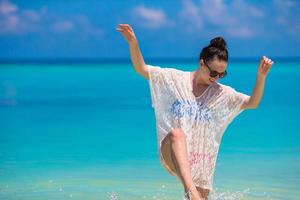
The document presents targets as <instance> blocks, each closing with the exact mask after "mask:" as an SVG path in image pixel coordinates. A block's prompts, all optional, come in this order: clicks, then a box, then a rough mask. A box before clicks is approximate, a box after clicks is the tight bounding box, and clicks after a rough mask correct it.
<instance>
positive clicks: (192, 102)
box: [117, 24, 273, 200]
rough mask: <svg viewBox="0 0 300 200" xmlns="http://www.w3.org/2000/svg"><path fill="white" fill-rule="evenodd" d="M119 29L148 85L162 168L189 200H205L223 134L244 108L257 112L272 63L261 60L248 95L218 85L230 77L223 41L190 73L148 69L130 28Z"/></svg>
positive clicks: (212, 45)
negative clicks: (180, 187) (176, 178)
mask: <svg viewBox="0 0 300 200" xmlns="http://www.w3.org/2000/svg"><path fill="white" fill-rule="evenodd" d="M117 30H118V31H119V32H120V33H121V34H122V35H123V36H124V38H125V39H126V41H127V42H128V44H129V49H130V56H131V60H132V63H133V66H134V69H135V70H136V72H137V73H139V74H140V75H141V76H143V77H144V78H145V79H147V80H149V86H150V91H151V100H152V106H153V108H154V110H155V115H156V128H157V136H158V145H159V146H158V147H159V158H160V161H161V163H162V165H163V166H164V167H165V168H166V170H167V171H168V172H169V173H170V174H171V175H174V176H177V177H178V178H179V179H180V181H181V182H182V184H183V187H184V191H185V195H186V197H187V198H188V199H192V200H200V199H207V198H208V195H209V192H210V190H212V183H213V175H214V169H215V163H216V158H217V155H218V150H219V146H220V142H221V138H222V135H223V133H224V131H225V129H226V128H227V126H228V125H229V124H230V122H232V120H233V119H234V118H235V117H236V116H237V115H238V114H239V113H241V112H242V111H243V110H244V109H254V108H257V106H258V105H259V102H260V100H261V97H262V95H263V90H264V85H265V80H266V76H267V74H268V72H269V70H270V68H271V66H272V65H273V61H271V60H270V59H269V58H267V57H262V59H261V61H260V63H259V66H258V71H257V79H256V83H255V86H254V89H253V92H252V95H251V96H248V95H246V94H243V93H240V92H237V91H236V90H234V89H233V88H232V87H230V86H226V85H223V84H221V83H218V82H217V80H218V79H219V78H224V77H225V76H226V74H227V71H226V68H227V62H228V51H227V47H226V42H225V40H224V39H223V38H221V37H217V38H214V39H212V40H211V41H210V44H209V45H208V46H206V47H204V48H203V49H202V51H201V53H200V56H199V66H198V68H197V69H196V70H195V71H192V72H188V71H181V70H178V69H173V68H161V67H158V66H151V65H147V64H145V62H144V59H143V56H142V54H141V52H140V50H139V46H138V42H137V39H136V37H135V34H134V31H133V29H132V28H131V27H130V25H128V24H119V25H118V28H117Z"/></svg>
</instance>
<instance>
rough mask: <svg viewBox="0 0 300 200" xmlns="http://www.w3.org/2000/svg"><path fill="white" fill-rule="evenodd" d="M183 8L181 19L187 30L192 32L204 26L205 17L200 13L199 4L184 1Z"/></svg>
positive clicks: (180, 14)
mask: <svg viewBox="0 0 300 200" xmlns="http://www.w3.org/2000/svg"><path fill="white" fill-rule="evenodd" d="M182 3H183V8H182V10H181V11H180V13H179V19H180V20H181V21H183V23H184V24H185V27H186V31H187V32H189V33H191V32H193V30H195V29H196V30H201V29H202V28H203V17H202V16H201V14H200V11H199V8H198V6H197V5H196V4H195V3H193V2H192V1H189V0H188V1H182Z"/></svg>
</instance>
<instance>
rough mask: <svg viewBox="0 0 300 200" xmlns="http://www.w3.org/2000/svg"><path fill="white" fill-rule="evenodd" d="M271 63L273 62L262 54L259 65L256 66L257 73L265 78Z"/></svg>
mask: <svg viewBox="0 0 300 200" xmlns="http://www.w3.org/2000/svg"><path fill="white" fill-rule="evenodd" d="M273 63H274V62H273V61H272V60H271V59H269V58H267V57H266V56H263V57H262V58H261V60H260V63H259V66H258V72H257V75H258V76H260V77H263V78H265V77H266V76H267V74H268V73H269V71H270V69H271V67H272V65H273Z"/></svg>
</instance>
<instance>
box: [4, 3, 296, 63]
mask: <svg viewBox="0 0 300 200" xmlns="http://www.w3.org/2000/svg"><path fill="white" fill-rule="evenodd" d="M118 23H128V24H130V25H131V26H132V27H133V28H134V30H135V33H136V36H137V38H138V41H139V44H140V48H141V50H142V53H143V55H144V57H145V58H161V57H164V58H194V57H198V54H199V51H200V50H201V48H202V47H203V46H204V45H206V44H207V43H209V40H210V39H211V38H213V37H215V36H223V37H224V38H225V39H226V40H227V43H228V47H229V52H230V56H231V57H257V56H262V55H267V56H270V57H272V56H273V57H275V56H297V57H299V56H300V1H293V0H273V1H271V0H270V1H254V0H253V1H250V0H248V1H247V0H232V1H225V0H224V1H222V0H202V1H200V0H197V1H196V0H185V1H184V0H182V1H175V0H174V1H173V0H165V1H158V0H157V1H155V0H152V1H150V0H149V1H133V0H123V1H109V0H102V1H101V0H68V1H59V0H51V1H46V0H44V1H30V0H28V1H24V0H23V1H9V0H0V58H12V59H13V58H30V59H32V58H37V59H41V58H75V59H81V58H91V59H94V58H95V59H100V58H128V56H129V52H128V45H127V44H126V42H125V40H124V39H123V38H122V37H121V35H120V33H119V32H117V31H116V30H115V28H116V26H117V24H118Z"/></svg>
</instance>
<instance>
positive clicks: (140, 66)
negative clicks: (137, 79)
mask: <svg viewBox="0 0 300 200" xmlns="http://www.w3.org/2000/svg"><path fill="white" fill-rule="evenodd" d="M116 30H117V31H119V32H120V33H121V34H122V35H123V37H124V38H125V39H126V41H127V42H128V44H129V50H130V57H131V62H132V64H133V66H134V69H135V71H136V72H137V73H139V74H140V75H141V76H143V77H144V78H145V79H149V69H148V66H147V65H146V64H145V62H144V58H143V56H142V54H141V51H140V48H139V45H138V41H137V39H136V37H135V34H134V31H133V29H132V28H131V26H130V25H129V24H119V25H118V28H117V29H116Z"/></svg>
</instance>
